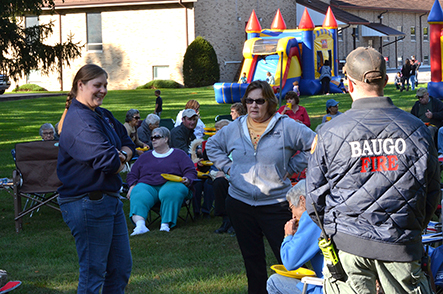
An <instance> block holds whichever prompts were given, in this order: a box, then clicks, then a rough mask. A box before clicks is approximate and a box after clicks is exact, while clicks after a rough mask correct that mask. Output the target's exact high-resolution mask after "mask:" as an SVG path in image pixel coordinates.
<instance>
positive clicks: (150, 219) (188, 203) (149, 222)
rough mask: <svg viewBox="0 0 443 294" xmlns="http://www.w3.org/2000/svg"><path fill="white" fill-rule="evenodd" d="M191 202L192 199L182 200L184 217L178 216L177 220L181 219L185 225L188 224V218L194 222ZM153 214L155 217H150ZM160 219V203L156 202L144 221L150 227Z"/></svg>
mask: <svg viewBox="0 0 443 294" xmlns="http://www.w3.org/2000/svg"><path fill="white" fill-rule="evenodd" d="M191 202H192V198H191V199H187V198H185V200H183V204H182V208H183V207H184V208H186V216H185V217H184V218H183V217H182V216H181V215H178V218H179V219H181V220H182V221H184V222H185V223H186V222H188V218H190V219H191V220H192V221H194V217H193V216H192V214H191ZM153 213H155V216H154V215H152V214H153ZM160 217H161V215H160V202H157V203H156V204H155V205H154V206H153V207H152V208H151V210H150V211H149V214H148V219H147V220H146V226H147V227H149V226H150V225H152V224H153V223H155V222H156V221H157V220H159V219H160Z"/></svg>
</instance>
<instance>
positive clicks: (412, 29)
mask: <svg viewBox="0 0 443 294" xmlns="http://www.w3.org/2000/svg"><path fill="white" fill-rule="evenodd" d="M411 41H414V42H415V26H412V27H411Z"/></svg>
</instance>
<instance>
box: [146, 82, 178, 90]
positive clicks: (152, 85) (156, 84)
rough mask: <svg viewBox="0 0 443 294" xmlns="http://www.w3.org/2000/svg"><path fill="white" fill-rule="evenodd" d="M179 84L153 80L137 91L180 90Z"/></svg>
mask: <svg viewBox="0 0 443 294" xmlns="http://www.w3.org/2000/svg"><path fill="white" fill-rule="evenodd" d="M181 87H183V86H182V85H180V84H179V83H177V82H176V81H173V80H153V81H150V82H149V83H146V84H144V85H141V86H138V87H137V90H138V89H160V88H181Z"/></svg>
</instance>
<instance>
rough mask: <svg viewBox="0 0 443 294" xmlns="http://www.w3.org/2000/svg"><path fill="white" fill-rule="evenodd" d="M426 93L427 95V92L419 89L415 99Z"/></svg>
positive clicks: (424, 89)
mask: <svg viewBox="0 0 443 294" xmlns="http://www.w3.org/2000/svg"><path fill="white" fill-rule="evenodd" d="M426 93H428V90H427V89H426V88H419V89H418V90H417V95H415V98H418V97H422V96H424V95H425V94H426Z"/></svg>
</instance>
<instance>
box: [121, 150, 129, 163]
mask: <svg viewBox="0 0 443 294" xmlns="http://www.w3.org/2000/svg"><path fill="white" fill-rule="evenodd" d="M120 152H121V153H122V154H123V155H124V156H125V161H128V153H126V151H123V150H121V151H120Z"/></svg>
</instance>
